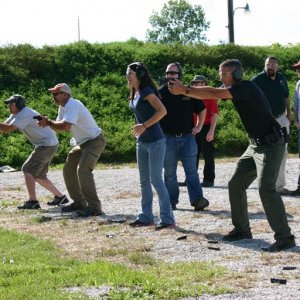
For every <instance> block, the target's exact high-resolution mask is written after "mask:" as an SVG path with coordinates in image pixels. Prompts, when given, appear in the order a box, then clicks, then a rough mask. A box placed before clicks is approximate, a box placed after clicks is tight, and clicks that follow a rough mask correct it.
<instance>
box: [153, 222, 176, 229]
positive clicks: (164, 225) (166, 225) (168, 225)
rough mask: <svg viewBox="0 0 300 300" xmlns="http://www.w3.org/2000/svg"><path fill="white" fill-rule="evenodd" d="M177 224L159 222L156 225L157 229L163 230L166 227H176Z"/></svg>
mask: <svg viewBox="0 0 300 300" xmlns="http://www.w3.org/2000/svg"><path fill="white" fill-rule="evenodd" d="M175 226H176V225H175V224H167V223H158V224H156V225H155V230H162V229H165V228H175Z"/></svg>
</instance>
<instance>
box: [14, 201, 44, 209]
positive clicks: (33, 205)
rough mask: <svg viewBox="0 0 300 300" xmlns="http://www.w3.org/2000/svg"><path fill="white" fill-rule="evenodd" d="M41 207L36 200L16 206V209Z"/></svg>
mask: <svg viewBox="0 0 300 300" xmlns="http://www.w3.org/2000/svg"><path fill="white" fill-rule="evenodd" d="M40 208H41V206H40V204H39V201H37V200H28V201H25V202H24V204H23V205H20V206H18V209H40Z"/></svg>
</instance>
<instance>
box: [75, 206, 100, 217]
mask: <svg viewBox="0 0 300 300" xmlns="http://www.w3.org/2000/svg"><path fill="white" fill-rule="evenodd" d="M103 214H104V213H103V211H101V210H100V211H98V210H94V209H92V208H90V207H86V208H84V209H80V210H78V211H77V212H76V215H77V217H79V218H88V217H95V216H101V215H103Z"/></svg>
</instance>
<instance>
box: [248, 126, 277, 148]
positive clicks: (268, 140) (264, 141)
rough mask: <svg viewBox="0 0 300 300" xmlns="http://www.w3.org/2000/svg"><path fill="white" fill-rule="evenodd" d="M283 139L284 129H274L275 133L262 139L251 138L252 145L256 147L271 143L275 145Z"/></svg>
mask: <svg viewBox="0 0 300 300" xmlns="http://www.w3.org/2000/svg"><path fill="white" fill-rule="evenodd" d="M281 137H283V131H282V129H274V131H273V132H271V133H269V134H267V135H264V136H262V137H260V138H250V143H251V144H252V145H254V146H263V145H268V144H270V143H275V142H277V141H278V140H280V139H281Z"/></svg>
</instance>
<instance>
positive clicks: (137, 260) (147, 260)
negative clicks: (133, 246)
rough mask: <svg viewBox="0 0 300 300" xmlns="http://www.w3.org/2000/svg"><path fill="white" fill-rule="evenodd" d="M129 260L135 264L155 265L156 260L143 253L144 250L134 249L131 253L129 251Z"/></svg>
mask: <svg viewBox="0 0 300 300" xmlns="http://www.w3.org/2000/svg"><path fill="white" fill-rule="evenodd" d="M128 258H129V261H130V262H132V263H134V264H137V265H151V266H152V265H155V263H156V261H155V259H154V258H153V257H152V256H151V255H149V254H147V253H145V252H140V251H135V252H133V253H131V254H130V255H129V257H128Z"/></svg>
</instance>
